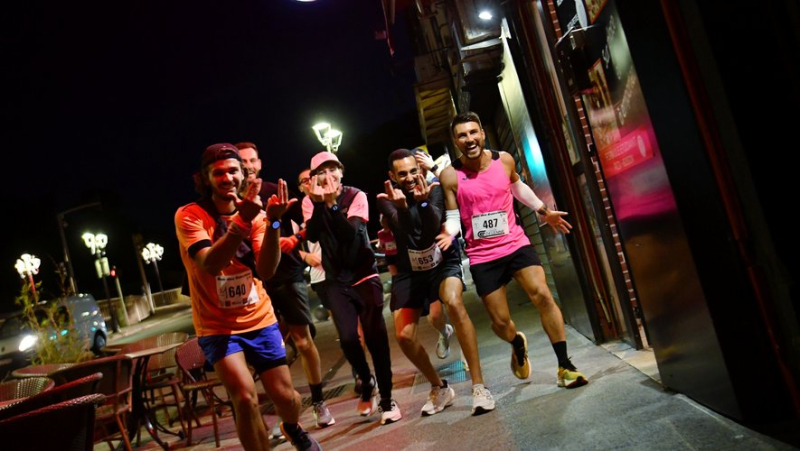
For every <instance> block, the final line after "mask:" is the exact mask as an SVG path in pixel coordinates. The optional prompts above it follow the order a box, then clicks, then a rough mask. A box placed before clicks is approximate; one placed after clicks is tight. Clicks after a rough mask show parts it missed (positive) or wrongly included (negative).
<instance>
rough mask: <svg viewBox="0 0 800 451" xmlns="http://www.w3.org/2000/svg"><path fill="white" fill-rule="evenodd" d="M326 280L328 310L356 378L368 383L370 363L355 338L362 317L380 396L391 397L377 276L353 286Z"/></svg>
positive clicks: (359, 342)
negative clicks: (356, 375)
mask: <svg viewBox="0 0 800 451" xmlns="http://www.w3.org/2000/svg"><path fill="white" fill-rule="evenodd" d="M326 282H327V283H326V285H327V287H326V288H327V291H328V301H329V302H330V310H331V313H332V314H333V318H334V324H335V325H336V330H337V331H338V332H339V340H340V341H339V343H340V345H341V346H342V351H343V352H344V356H345V357H346V358H347V361H348V362H350V366H352V367H353V368H354V369H355V371H356V374H358V377H359V378H360V379H361V380H362V381H363V382H364V383H369V377H370V374H371V373H370V370H369V364H367V357H366V356H365V355H364V348H362V347H361V341H360V340H359V339H358V320H359V319H361V328H362V329H363V331H364V341H365V342H366V344H367V349H369V353H370V355H372V365H373V366H374V367H375V379H376V380H377V381H378V389H379V390H380V394H381V399H391V398H392V359H391V357H390V356H389V335H388V334H387V332H386V322H385V321H384V320H383V287H382V286H381V281H380V278H378V277H373V278H371V279H367V280H365V281H363V282H361V283H360V284H358V285H356V286H347V285H342V284H340V283H338V282H336V281H333V280H326Z"/></svg>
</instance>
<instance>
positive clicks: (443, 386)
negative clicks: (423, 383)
mask: <svg viewBox="0 0 800 451" xmlns="http://www.w3.org/2000/svg"><path fill="white" fill-rule="evenodd" d="M431 386H434V387H435V385H433V384H431ZM439 388H447V380H445V379H442V385H439Z"/></svg>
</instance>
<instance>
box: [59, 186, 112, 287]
mask: <svg viewBox="0 0 800 451" xmlns="http://www.w3.org/2000/svg"><path fill="white" fill-rule="evenodd" d="M90 207H102V204H101V203H100V202H92V203H89V204H83V205H78V206H77V207H75V208H70V209H69V210H65V211H62V212H60V213H58V214H57V215H56V219H57V220H58V233H59V235H61V247H62V248H63V249H64V263H66V266H67V278H69V287H70V288H71V289H72V294H78V284H77V283H76V282H75V271H73V270H72V260H70V258H69V248H68V247H67V237H65V236H64V228H66V227H67V223H66V222H65V221H64V216H65V215H66V214H69V213H72V212H74V211H78V210H83V209H84V208H90Z"/></svg>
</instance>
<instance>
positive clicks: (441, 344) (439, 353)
mask: <svg viewBox="0 0 800 451" xmlns="http://www.w3.org/2000/svg"><path fill="white" fill-rule="evenodd" d="M444 332H445V333H444V335H442V334H439V341H438V342H437V343H436V357H439V358H440V359H446V358H447V356H449V355H450V337H451V336H453V326H451V325H449V324H445V326H444Z"/></svg>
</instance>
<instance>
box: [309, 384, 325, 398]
mask: <svg viewBox="0 0 800 451" xmlns="http://www.w3.org/2000/svg"><path fill="white" fill-rule="evenodd" d="M308 388H309V389H311V402H320V401H323V400H324V399H323V398H322V384H321V383H320V384H308Z"/></svg>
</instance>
